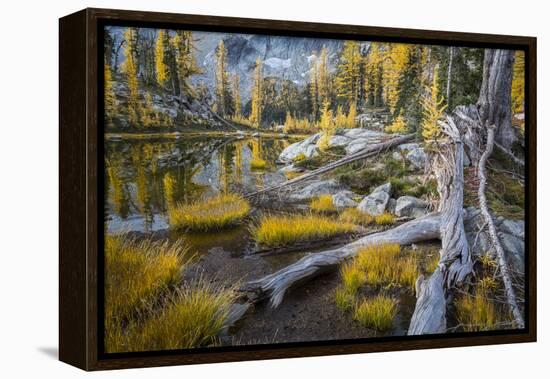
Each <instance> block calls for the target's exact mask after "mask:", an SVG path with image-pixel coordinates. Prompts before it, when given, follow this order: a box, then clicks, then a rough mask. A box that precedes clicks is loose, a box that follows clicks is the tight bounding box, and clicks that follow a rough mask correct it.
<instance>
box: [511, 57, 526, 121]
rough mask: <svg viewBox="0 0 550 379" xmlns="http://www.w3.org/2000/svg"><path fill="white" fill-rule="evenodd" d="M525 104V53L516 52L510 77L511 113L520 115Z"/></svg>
mask: <svg viewBox="0 0 550 379" xmlns="http://www.w3.org/2000/svg"><path fill="white" fill-rule="evenodd" d="M524 104H525V52H523V51H520V50H518V51H516V52H515V59H514V68H513V76H512V113H521V112H523V110H524V106H525V105H524Z"/></svg>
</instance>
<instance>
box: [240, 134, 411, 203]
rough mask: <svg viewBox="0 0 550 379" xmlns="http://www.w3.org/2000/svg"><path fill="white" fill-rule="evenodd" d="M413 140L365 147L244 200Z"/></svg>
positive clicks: (401, 139)
mask: <svg viewBox="0 0 550 379" xmlns="http://www.w3.org/2000/svg"><path fill="white" fill-rule="evenodd" d="M413 138H414V134H407V135H404V136H401V137H396V138H392V139H390V140H388V141H384V142H380V143H376V144H373V145H370V146H367V147H366V148H365V149H363V150H361V151H359V152H357V153H354V154H350V155H347V156H345V157H344V158H341V159H338V160H337V161H334V162H331V163H329V164H327V165H325V166H323V167H320V168H318V169H316V170H313V171H310V172H308V173H307V174H304V175H301V176H298V177H297V178H294V179H291V180H287V181H286V182H284V183H281V184H277V185H275V186H272V187H267V188H264V189H261V190H258V191H255V192H251V193H249V194H247V195H245V198H251V197H255V196H258V195H262V194H265V193H268V192H272V191H277V190H280V189H283V188H285V187H288V186H292V185H296V184H299V183H301V182H304V181H306V180H308V179H311V178H314V177H316V176H319V175H321V174H324V173H326V172H329V171H332V170H334V169H335V168H338V167H341V166H344V165H346V164H349V163H352V162H355V161H358V160H361V159H365V158H368V157H371V156H373V155H376V154H378V153H379V152H380V151H382V150H385V149H388V148H390V147H394V146H397V145H401V144H403V143H405V142H409V141H412V139H413Z"/></svg>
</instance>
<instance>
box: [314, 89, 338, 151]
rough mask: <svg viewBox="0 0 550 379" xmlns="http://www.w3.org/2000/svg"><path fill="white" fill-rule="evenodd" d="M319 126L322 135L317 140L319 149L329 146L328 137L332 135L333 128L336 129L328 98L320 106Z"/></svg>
mask: <svg viewBox="0 0 550 379" xmlns="http://www.w3.org/2000/svg"><path fill="white" fill-rule="evenodd" d="M319 128H320V129H321V131H322V135H321V137H320V138H319V141H318V142H317V146H318V147H319V149H321V150H326V149H327V148H328V147H329V143H330V138H331V137H332V136H333V135H334V130H335V129H336V125H335V123H334V120H333V113H332V110H331V109H330V103H329V102H328V100H325V102H324V103H323V107H322V108H321V119H320V120H319Z"/></svg>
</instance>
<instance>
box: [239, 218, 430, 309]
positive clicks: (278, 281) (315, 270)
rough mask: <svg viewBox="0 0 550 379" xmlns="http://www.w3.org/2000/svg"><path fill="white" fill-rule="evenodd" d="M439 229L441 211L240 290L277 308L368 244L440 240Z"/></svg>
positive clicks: (321, 254)
mask: <svg viewBox="0 0 550 379" xmlns="http://www.w3.org/2000/svg"><path fill="white" fill-rule="evenodd" d="M439 230H440V216H439V214H437V213H436V214H430V215H427V216H424V217H422V218H418V219H416V220H412V221H409V222H406V223H404V224H402V225H399V226H397V227H395V228H393V229H390V230H386V231H384V232H380V233H374V234H371V235H368V236H365V237H363V238H361V239H359V240H357V241H355V242H352V243H349V244H347V245H344V246H342V247H340V248H338V249H333V250H328V251H323V252H319V253H314V254H310V255H307V256H305V257H303V258H302V259H300V260H298V261H297V262H295V263H293V264H291V265H290V266H287V267H285V268H283V269H281V270H279V271H277V272H275V273H273V274H270V275H267V276H265V277H263V278H261V279H258V280H254V281H251V282H248V283H245V284H244V285H243V286H242V287H241V291H243V292H245V293H247V296H248V300H249V301H250V302H258V301H260V300H262V299H266V298H269V299H270V304H271V307H273V308H276V307H278V306H279V305H280V304H281V302H282V300H283V297H284V295H285V293H286V291H287V290H288V289H289V288H291V287H292V286H295V285H297V284H299V283H303V282H306V281H308V280H311V279H312V278H314V277H316V276H317V275H319V274H322V273H325V272H327V271H330V270H334V269H336V268H337V267H338V265H339V264H340V263H342V262H343V261H345V260H347V259H349V258H352V257H353V256H355V255H356V254H357V251H359V250H360V249H361V248H363V247H365V246H368V245H373V244H380V243H398V244H400V245H409V244H412V243H416V242H421V241H428V240H432V239H438V238H439Z"/></svg>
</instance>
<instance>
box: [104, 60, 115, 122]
mask: <svg viewBox="0 0 550 379" xmlns="http://www.w3.org/2000/svg"><path fill="white" fill-rule="evenodd" d="M103 71H104V78H103V79H104V82H105V84H104V91H105V95H104V102H105V121H107V123H109V124H111V123H112V122H113V118H114V116H115V112H116V97H115V91H114V89H113V75H112V73H111V66H110V65H109V63H108V62H105V63H104V69H103Z"/></svg>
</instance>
